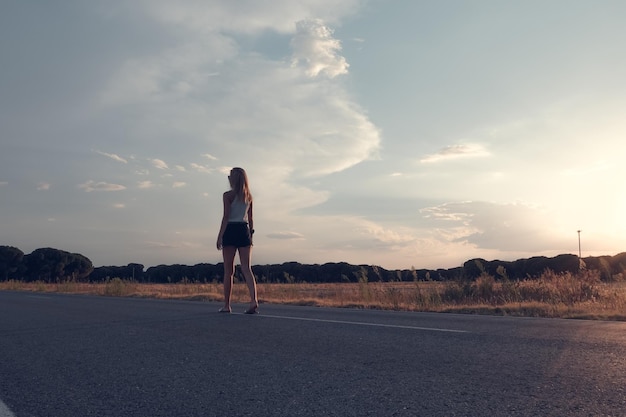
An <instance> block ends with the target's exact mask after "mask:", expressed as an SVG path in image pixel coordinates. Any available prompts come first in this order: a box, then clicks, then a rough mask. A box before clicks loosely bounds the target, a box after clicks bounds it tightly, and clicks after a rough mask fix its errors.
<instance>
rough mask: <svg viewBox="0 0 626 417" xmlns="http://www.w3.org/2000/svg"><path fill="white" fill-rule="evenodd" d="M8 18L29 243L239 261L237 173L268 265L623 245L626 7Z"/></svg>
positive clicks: (170, 8) (13, 151)
mask: <svg viewBox="0 0 626 417" xmlns="http://www.w3.org/2000/svg"><path fill="white" fill-rule="evenodd" d="M5 9H6V10H5V13H3V14H2V16H0V39H2V40H1V41H0V53H1V54H2V56H3V70H2V72H1V73H0V92H1V94H0V236H2V239H3V241H6V242H8V243H7V244H10V245H12V246H15V247H18V248H19V249H20V250H22V251H24V253H30V252H32V251H33V250H35V249H37V248H42V247H52V248H60V249H61V250H65V251H68V252H72V253H81V254H85V256H87V257H88V258H89V259H90V260H91V261H92V262H93V263H94V265H96V264H97V265H102V266H111V265H126V264H128V263H132V262H136V263H140V264H142V265H155V266H156V265H160V264H198V263H213V264H215V263H219V262H221V253H220V252H218V251H217V249H216V248H215V240H216V237H217V232H218V230H219V224H220V220H221V216H222V201H221V196H222V193H223V192H224V191H226V190H227V188H228V182H227V178H226V175H227V173H228V171H229V170H230V168H231V167H234V166H241V167H243V168H244V169H246V171H247V173H248V176H249V178H250V185H251V190H252V193H253V195H254V197H255V205H254V207H255V213H254V218H255V226H254V227H255V229H256V234H255V239H254V243H255V247H254V251H253V257H252V262H253V263H254V264H255V265H263V264H281V263H284V262H299V263H303V264H316V263H317V264H323V263H327V262H347V263H351V264H355V265H359V264H369V265H379V266H381V267H384V268H385V269H410V268H412V267H415V268H416V269H429V268H435V269H436V268H452V267H456V266H458V265H460V264H461V265H462V263H463V262H465V261H466V260H468V259H474V258H483V259H520V258H529V257H532V256H547V257H553V256H556V255H559V254H565V253H572V254H578V253H579V238H580V239H581V247H582V254H583V258H584V257H585V256H604V255H606V254H607V253H613V254H618V253H620V249H619V248H624V247H626V220H624V216H623V213H625V212H626V196H624V193H623V192H621V191H620V190H622V188H623V186H622V178H624V177H626V165H624V163H623V160H624V156H626V148H625V146H624V135H625V134H626V120H624V117H623V115H624V114H626V94H625V93H626V81H625V79H624V77H623V74H624V73H626V55H625V54H624V53H623V51H624V50H626V26H624V25H623V21H624V19H625V18H626V3H623V2H616V1H607V2H603V3H601V4H596V3H589V2H577V1H569V0H555V1H553V2H550V3H549V4H548V5H546V4H545V2H540V1H538V0H532V1H528V2H524V3H519V4H518V3H507V4H504V3H502V4H500V3H484V2H475V1H469V0H466V1H460V2H457V3H455V4H439V3H423V2H397V3H389V2H383V1H380V0H369V1H368V0H343V1H339V2H330V1H321V2H320V1H317V0H316V1H313V0H305V1H302V2H298V4H297V5H296V4H294V3H293V2H291V1H288V0H279V1H272V2H258V3H254V4H253V5H251V4H247V5H245V7H244V6H241V5H237V4H234V3H232V2H229V1H226V0H223V1H217V0H214V1H209V2H204V3H202V4H200V3H198V2H195V1H188V0H183V1H179V2H177V3H175V4H172V3H170V2H167V1H164V0H155V1H151V2H135V3H124V2H119V3H118V2H113V3H111V2H93V3H91V2H90V3H84V4H74V3H72V4H70V3H62V4H52V3H50V4H48V3H40V4H36V5H34V4H27V3H23V2H11V3H10V4H9V5H7V6H6V8H5ZM578 231H581V232H580V233H579V234H578V233H577V232H578ZM87 253H89V254H92V256H93V257H91V256H88V255H86V254H87Z"/></svg>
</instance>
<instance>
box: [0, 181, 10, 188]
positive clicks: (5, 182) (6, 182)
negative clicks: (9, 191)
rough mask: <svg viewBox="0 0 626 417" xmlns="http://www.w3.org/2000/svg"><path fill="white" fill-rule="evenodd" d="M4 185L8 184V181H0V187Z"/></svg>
mask: <svg viewBox="0 0 626 417" xmlns="http://www.w3.org/2000/svg"><path fill="white" fill-rule="evenodd" d="M5 185H9V182H8V181H0V187H3V186H5Z"/></svg>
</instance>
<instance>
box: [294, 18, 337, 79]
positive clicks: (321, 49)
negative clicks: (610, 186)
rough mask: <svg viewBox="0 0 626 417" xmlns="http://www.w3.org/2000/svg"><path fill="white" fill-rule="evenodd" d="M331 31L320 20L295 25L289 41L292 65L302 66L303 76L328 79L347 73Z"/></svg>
mask: <svg viewBox="0 0 626 417" xmlns="http://www.w3.org/2000/svg"><path fill="white" fill-rule="evenodd" d="M332 35H333V31H332V30H331V29H330V28H328V27H327V26H325V25H324V22H323V21H322V20H320V19H309V20H301V21H299V22H297V23H296V34H295V36H294V37H293V38H292V39H291V48H292V49H293V55H292V65H293V66H303V67H304V68H305V74H306V75H307V76H309V77H317V76H319V75H321V74H323V75H326V76H327V77H329V78H335V77H336V76H338V75H342V74H347V73H348V67H349V65H348V63H347V62H346V59H345V58H344V57H343V56H341V55H339V54H338V52H339V51H341V42H339V40H337V39H334V38H333V36H332Z"/></svg>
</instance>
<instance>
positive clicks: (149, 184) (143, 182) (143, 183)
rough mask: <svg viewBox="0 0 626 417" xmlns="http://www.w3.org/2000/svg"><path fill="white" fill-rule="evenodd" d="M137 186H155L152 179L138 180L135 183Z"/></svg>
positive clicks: (146, 187) (142, 187)
mask: <svg viewBox="0 0 626 417" xmlns="http://www.w3.org/2000/svg"><path fill="white" fill-rule="evenodd" d="M137 187H138V188H141V189H148V188H154V187H156V184H154V183H153V182H152V181H149V180H146V181H139V182H138V183H137Z"/></svg>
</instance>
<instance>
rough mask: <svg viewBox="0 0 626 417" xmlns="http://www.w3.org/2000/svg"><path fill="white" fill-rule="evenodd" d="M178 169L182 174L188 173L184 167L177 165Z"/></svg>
mask: <svg viewBox="0 0 626 417" xmlns="http://www.w3.org/2000/svg"><path fill="white" fill-rule="evenodd" d="M176 169H177V170H178V171H180V172H186V171H187V169H186V168H185V167H184V166H182V165H176Z"/></svg>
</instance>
